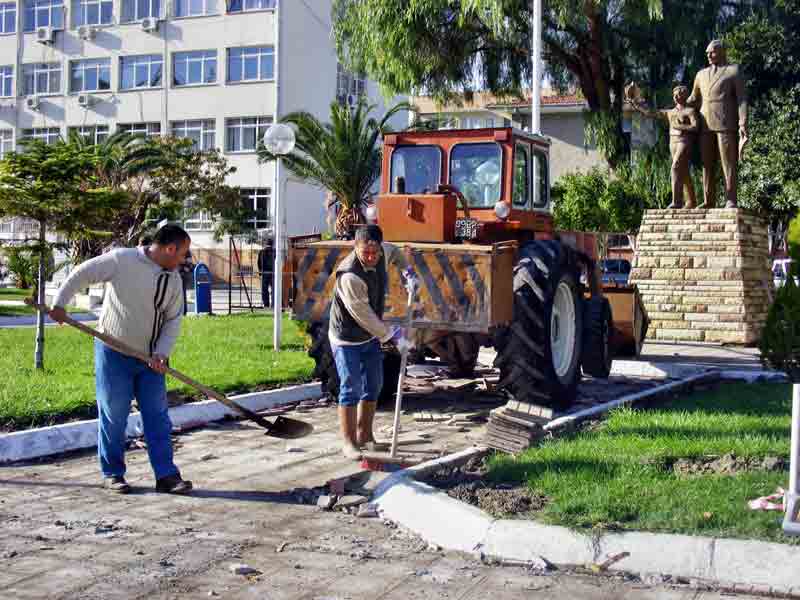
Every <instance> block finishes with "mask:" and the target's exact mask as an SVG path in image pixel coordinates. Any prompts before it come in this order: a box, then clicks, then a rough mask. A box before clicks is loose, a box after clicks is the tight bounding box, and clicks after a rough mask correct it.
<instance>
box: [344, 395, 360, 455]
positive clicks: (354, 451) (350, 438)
mask: <svg viewBox="0 0 800 600" xmlns="http://www.w3.org/2000/svg"><path fill="white" fill-rule="evenodd" d="M357 430H358V415H357V413H356V407H355V406H341V405H340V406H339V435H341V437H342V454H344V455H345V457H346V458H349V459H350V460H361V458H362V456H361V450H359V449H358V437H357V436H358V434H357Z"/></svg>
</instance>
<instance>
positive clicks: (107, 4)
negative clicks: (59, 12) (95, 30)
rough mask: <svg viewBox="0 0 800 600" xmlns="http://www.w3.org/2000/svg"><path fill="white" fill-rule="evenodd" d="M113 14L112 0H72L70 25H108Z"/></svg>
mask: <svg viewBox="0 0 800 600" xmlns="http://www.w3.org/2000/svg"><path fill="white" fill-rule="evenodd" d="M113 16H114V2H113V0H72V25H73V27H80V26H81V25H108V24H110V23H111V22H112V20H113Z"/></svg>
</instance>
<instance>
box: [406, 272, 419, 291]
mask: <svg viewBox="0 0 800 600" xmlns="http://www.w3.org/2000/svg"><path fill="white" fill-rule="evenodd" d="M403 279H405V284H404V285H405V288H406V291H408V292H409V293H410V292H412V290H416V289H417V288H419V280H418V279H417V274H416V273H415V272H414V269H412V268H411V267H406V268H405V269H403Z"/></svg>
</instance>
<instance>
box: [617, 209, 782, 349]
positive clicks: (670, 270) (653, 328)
mask: <svg viewBox="0 0 800 600" xmlns="http://www.w3.org/2000/svg"><path fill="white" fill-rule="evenodd" d="M630 282H631V283H635V284H636V285H637V286H638V288H639V292H640V293H641V295H642V300H643V301H644V304H645V307H646V308H647V313H648V315H649V317H650V328H649V330H648V334H647V337H648V338H650V339H656V340H672V341H692V342H728V343H734V344H754V343H756V342H757V341H758V338H759V335H760V333H761V329H762V327H763V326H764V322H765V321H766V318H767V311H768V310H769V305H770V301H771V298H772V273H771V269H770V263H769V248H768V243H767V225H766V223H765V222H764V221H763V220H762V219H761V218H759V217H757V216H755V215H753V214H750V213H748V212H745V211H743V210H741V209H710V210H701V209H674V210H671V209H667V210H648V211H646V212H645V214H644V218H643V220H642V227H641V229H640V230H639V236H638V238H637V249H636V255H635V256H634V259H633V270H632V271H631V275H630Z"/></svg>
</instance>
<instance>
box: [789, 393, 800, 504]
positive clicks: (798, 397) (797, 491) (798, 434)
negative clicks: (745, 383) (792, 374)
mask: <svg viewBox="0 0 800 600" xmlns="http://www.w3.org/2000/svg"><path fill="white" fill-rule="evenodd" d="M791 452H792V453H791V455H790V456H791V462H792V467H791V471H789V493H790V494H794V495H795V496H800V383H795V384H794V385H792V450H791Z"/></svg>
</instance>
